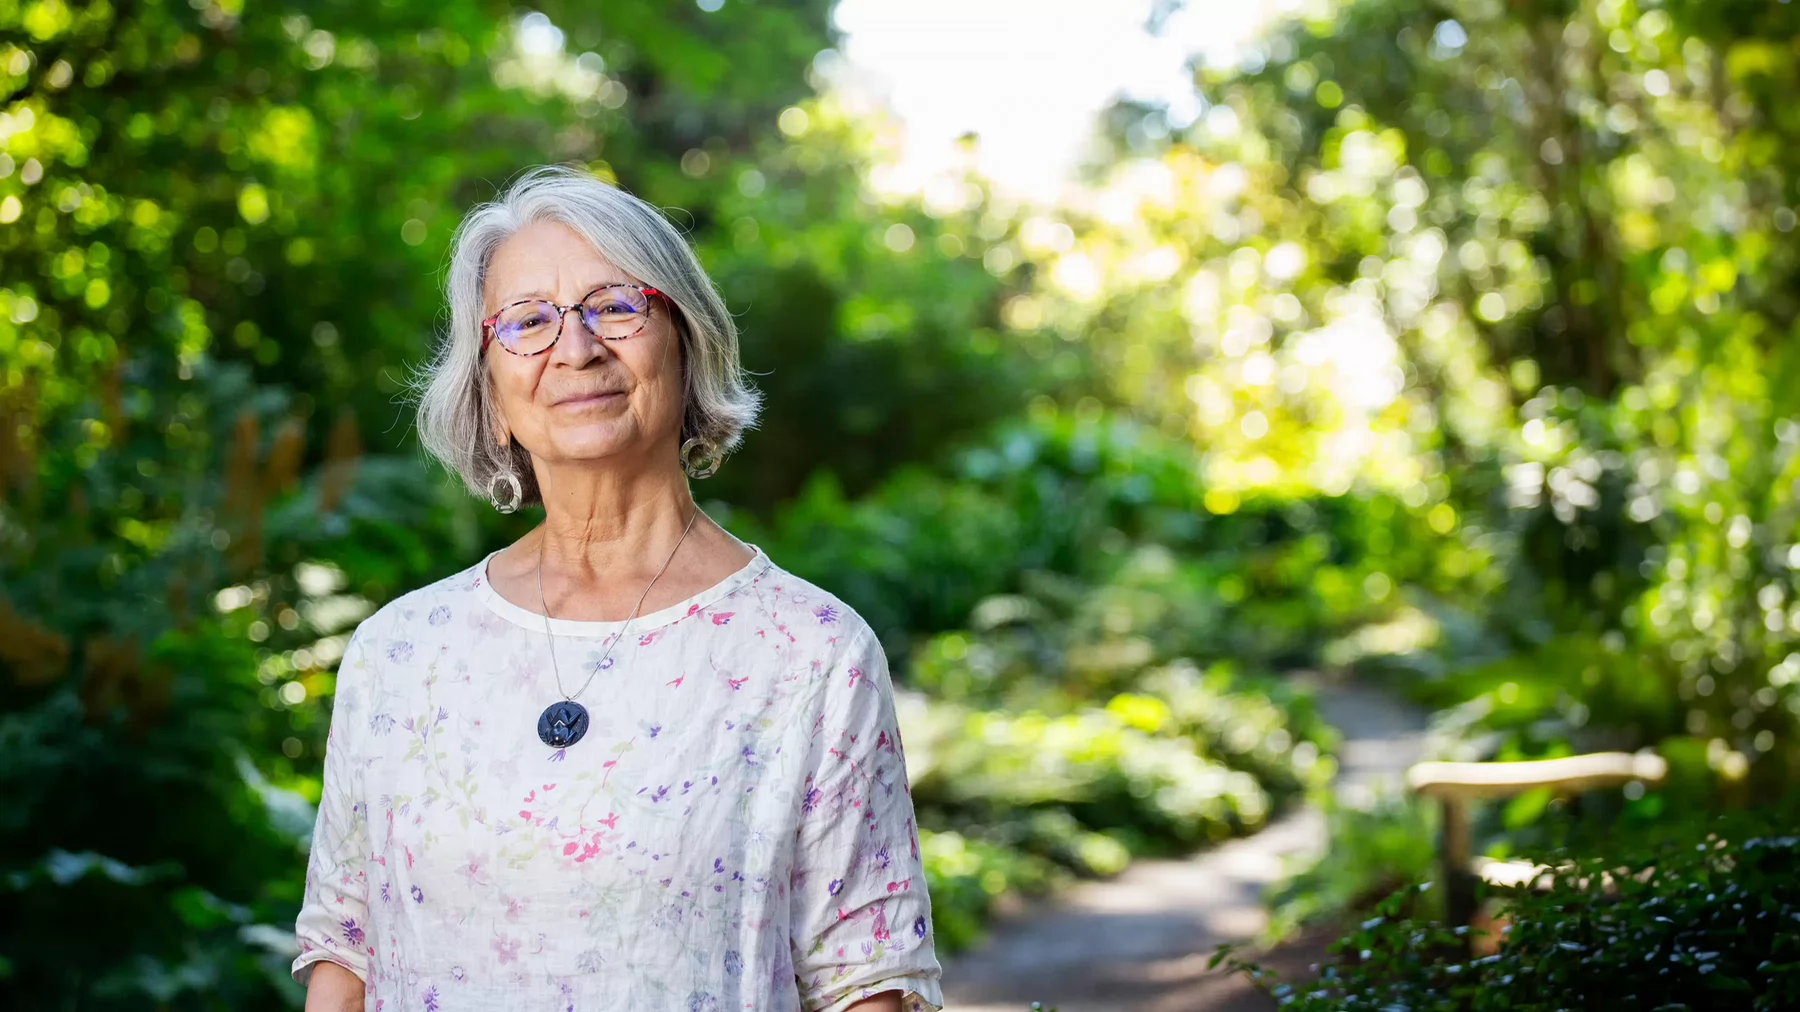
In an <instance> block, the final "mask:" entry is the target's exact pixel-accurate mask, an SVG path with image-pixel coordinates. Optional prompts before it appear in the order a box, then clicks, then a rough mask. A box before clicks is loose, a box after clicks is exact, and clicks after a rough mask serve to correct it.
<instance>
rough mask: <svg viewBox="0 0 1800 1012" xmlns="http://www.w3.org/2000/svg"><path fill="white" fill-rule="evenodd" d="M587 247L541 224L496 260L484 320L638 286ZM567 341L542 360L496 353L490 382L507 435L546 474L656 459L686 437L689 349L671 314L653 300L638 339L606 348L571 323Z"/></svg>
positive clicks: (490, 352) (495, 348) (568, 319)
mask: <svg viewBox="0 0 1800 1012" xmlns="http://www.w3.org/2000/svg"><path fill="white" fill-rule="evenodd" d="M638 283H640V282H639V281H638V279H637V278H633V277H631V276H629V275H627V274H626V273H625V272H624V271H622V270H620V269H619V268H617V267H615V266H613V265H612V263H611V262H609V261H608V260H607V259H606V258H605V257H602V256H601V255H600V254H599V253H598V252H597V251H595V249H594V247H592V246H590V245H588V243H587V240H585V239H583V238H581V237H580V236H579V235H576V234H575V232H574V231H572V230H571V229H570V228H569V227H568V226H566V225H563V224H560V223H557V222H534V223H532V224H530V225H527V226H525V227H524V228H522V229H520V230H519V231H518V232H516V233H514V234H513V235H512V236H511V237H510V238H508V239H507V240H506V241H505V242H503V243H501V244H500V247H499V248H498V249H496V250H495V251H494V255H493V259H492V260H491V261H490V262H489V265H488V274H487V284H486V287H485V289H484V290H483V292H482V298H483V308H482V317H483V318H484V319H485V318H487V317H488V316H491V315H492V314H493V313H495V312H496V311H498V310H499V309H500V308H501V307H502V306H506V305H508V304H510V303H513V302H517V301H519V300H521V299H534V298H535V299H546V300H548V301H550V302H554V303H557V304H558V305H563V306H567V305H572V304H574V303H576V302H578V301H580V300H581V298H582V296H584V295H586V294H588V293H589V292H591V291H593V290H594V289H596V288H599V287H600V286H602V285H609V284H638ZM562 327H563V330H562V336H561V337H560V338H558V339H557V341H556V343H555V344H554V345H551V347H550V350H548V351H545V352H543V353H541V354H538V355H531V356H521V355H515V354H513V353H511V352H509V351H507V350H506V349H505V348H502V347H501V346H500V344H499V342H497V341H496V342H494V343H492V344H490V345H488V349H487V354H486V356H485V357H486V359H487V368H488V373H489V375H490V376H491V377H492V379H493V390H494V394H495V399H496V403H497V406H498V408H499V411H500V417H501V420H502V422H503V424H504V426H505V430H506V431H505V432H503V433H502V434H501V437H502V445H504V437H505V435H506V434H507V433H510V434H511V435H512V436H514V437H516V438H517V439H518V440H519V443H520V445H522V446H524V447H525V449H526V450H528V451H530V452H531V454H532V456H533V457H535V458H536V459H537V461H538V462H539V463H540V464H543V465H548V466H552V467H554V466H555V465H557V464H565V463H571V462H577V461H593V460H599V459H601V458H605V457H616V456H619V455H625V456H627V457H631V456H637V457H642V458H644V459H648V457H649V455H650V454H652V453H654V452H655V451H656V450H657V449H658V447H660V446H661V445H662V444H664V443H668V444H670V445H668V447H667V450H668V454H667V456H668V458H669V460H670V461H671V462H673V461H674V460H675V459H676V455H675V448H674V446H673V443H674V441H675V440H676V438H677V437H678V436H679V434H680V426H681V415H682V401H683V389H682V387H683V384H682V377H681V340H680V337H679V335H678V334H677V333H676V331H675V326H674V322H673V321H672V320H671V319H670V317H669V307H668V304H667V303H665V302H663V301H662V300H660V299H652V300H650V319H649V321H648V322H647V323H646V324H645V325H644V328H643V329H642V330H640V331H638V332H637V333H636V334H635V335H633V336H631V337H628V338H625V339H623V340H618V341H602V340H600V339H599V338H597V337H595V336H594V335H593V334H591V333H589V332H588V330H587V328H586V327H585V326H583V325H582V322H581V314H580V313H578V312H571V313H567V314H565V316H564V319H563V322H562Z"/></svg>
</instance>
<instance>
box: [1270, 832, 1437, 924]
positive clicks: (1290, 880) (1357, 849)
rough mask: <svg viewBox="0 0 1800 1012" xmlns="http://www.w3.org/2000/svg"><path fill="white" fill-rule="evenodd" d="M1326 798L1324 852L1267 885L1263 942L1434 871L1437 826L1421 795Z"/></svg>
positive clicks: (1362, 905)
mask: <svg viewBox="0 0 1800 1012" xmlns="http://www.w3.org/2000/svg"><path fill="white" fill-rule="evenodd" d="M1324 804H1325V824H1326V838H1327V841H1328V842H1327V845H1326V849H1325V852H1324V853H1322V854H1320V855H1319V858H1318V860H1317V861H1315V862H1313V863H1312V864H1310V865H1308V866H1306V867H1303V868H1300V869H1298V870H1296V871H1294V872H1293V873H1291V874H1289V875H1287V876H1286V877H1285V878H1283V879H1282V881H1280V882H1278V883H1277V884H1276V885H1275V887H1274V888H1273V889H1271V890H1270V892H1269V894H1268V896H1267V903H1268V906H1269V915H1270V916H1269V927H1268V929H1267V930H1266V931H1265V932H1264V939H1265V940H1266V941H1269V942H1276V941H1280V940H1282V939H1284V938H1287V937H1289V936H1291V935H1292V934H1293V933H1294V932H1295V931H1296V930H1297V929H1299V928H1301V927H1303V926H1306V925H1310V924H1320V923H1332V922H1335V921H1337V920H1339V919H1340V918H1342V917H1343V916H1344V915H1346V914H1348V913H1351V912H1355V911H1366V910H1368V909H1369V908H1370V907H1372V906H1374V905H1375V904H1376V903H1377V902H1378V901H1380V900H1381V899H1382V898H1384V897H1386V896H1389V895H1391V894H1393V892H1394V891H1395V890H1397V889H1401V888H1403V887H1405V886H1406V884H1407V883H1409V882H1417V881H1419V880H1421V879H1424V878H1427V877H1429V876H1430V875H1431V871H1432V867H1433V862H1434V860H1435V851H1434V850H1433V846H1432V841H1433V840H1434V839H1435V838H1436V829H1437V827H1436V819H1434V818H1433V817H1432V815H1431V812H1432V807H1429V806H1427V805H1426V804H1425V803H1424V802H1421V801H1420V800H1418V799H1416V798H1403V799H1395V798H1383V799H1381V800H1379V801H1378V802H1377V803H1376V804H1375V805H1374V807H1372V808H1368V809H1361V808H1354V807H1350V806H1348V805H1344V804H1342V803H1340V802H1337V801H1334V800H1331V799H1329V798H1328V799H1327V800H1326V801H1325V803H1324Z"/></svg>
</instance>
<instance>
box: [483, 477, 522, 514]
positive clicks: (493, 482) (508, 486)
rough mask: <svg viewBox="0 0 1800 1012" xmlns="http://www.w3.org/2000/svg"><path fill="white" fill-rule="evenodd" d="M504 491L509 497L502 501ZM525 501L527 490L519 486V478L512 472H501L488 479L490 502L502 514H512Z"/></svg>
mask: <svg viewBox="0 0 1800 1012" xmlns="http://www.w3.org/2000/svg"><path fill="white" fill-rule="evenodd" d="M502 489H504V490H505V491H506V492H507V493H508V496H507V498H506V499H504V500H502V499H501V498H500V492H501V490H502ZM524 501H525V489H524V488H523V487H521V486H520V485H519V476H518V475H516V474H514V473H512V471H510V470H507V471H499V472H496V473H495V474H494V476H493V477H492V478H490V479H488V502H490V503H493V504H494V509H496V510H499V511H500V512H501V513H511V512H513V511H514V510H517V509H518V508H519V505H520V504H521V503H523V502H524Z"/></svg>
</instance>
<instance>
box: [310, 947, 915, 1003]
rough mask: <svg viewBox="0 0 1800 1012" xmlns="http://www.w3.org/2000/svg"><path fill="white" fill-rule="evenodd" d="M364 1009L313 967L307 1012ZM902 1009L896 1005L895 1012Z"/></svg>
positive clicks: (353, 980)
mask: <svg viewBox="0 0 1800 1012" xmlns="http://www.w3.org/2000/svg"><path fill="white" fill-rule="evenodd" d="M883 997H886V995H883ZM896 1001H897V1000H896ZM873 1007H874V1006H871V1008H873ZM362 1008H363V982H362V979H361V978H359V977H358V976H357V975H356V974H354V973H351V972H350V971H349V970H346V969H344V968H343V967H341V966H339V965H338V964H336V963H333V962H331V961H330V960H320V961H319V962H317V963H314V964H313V965H312V977H310V978H309V979H308V980H307V982H306V1012H362ZM899 1008H900V1006H899V1005H898V1004H895V1005H894V1009H895V1010H896V1012H897V1010H898V1009H899Z"/></svg>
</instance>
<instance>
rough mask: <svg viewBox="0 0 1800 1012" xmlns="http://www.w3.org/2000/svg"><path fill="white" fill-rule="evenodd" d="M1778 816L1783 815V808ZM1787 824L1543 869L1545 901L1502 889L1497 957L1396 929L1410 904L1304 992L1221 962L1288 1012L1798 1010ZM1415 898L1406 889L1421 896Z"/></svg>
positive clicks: (1721, 827) (1794, 863)
mask: <svg viewBox="0 0 1800 1012" xmlns="http://www.w3.org/2000/svg"><path fill="white" fill-rule="evenodd" d="M1789 807H1791V806H1789ZM1791 815H1792V812H1791V811H1790V812H1787V813H1785V815H1782V814H1776V813H1768V812H1765V813H1761V814H1759V815H1755V816H1735V817H1728V818H1725V819H1721V820H1718V821H1716V822H1713V823H1710V824H1708V825H1705V826H1704V827H1703V828H1702V830H1701V831H1699V832H1690V833H1689V834H1686V837H1687V838H1686V839H1683V840H1679V841H1666V842H1664V843H1662V844H1661V845H1658V846H1654V847H1649V848H1645V849H1642V850H1639V851H1637V852H1634V853H1629V854H1624V855H1617V854H1615V855H1606V856H1592V855H1589V856H1582V857H1570V856H1569V855H1567V854H1559V855H1554V856H1552V857H1551V858H1550V862H1551V863H1552V864H1553V866H1556V867H1558V868H1560V869H1561V870H1560V871H1558V872H1557V873H1556V874H1555V875H1554V884H1553V886H1552V887H1551V888H1550V889H1548V890H1547V891H1543V892H1535V891H1529V890H1526V891H1514V890H1508V891H1505V897H1504V905H1503V908H1502V909H1503V911H1504V916H1505V917H1506V919H1507V920H1508V921H1509V922H1510V926H1509V927H1507V928H1505V929H1503V937H1502V940H1501V941H1500V946H1499V949H1498V951H1497V952H1496V953H1494V954H1493V955H1489V956H1484V957H1481V958H1478V959H1467V958H1464V957H1463V956H1461V955H1460V953H1461V952H1462V950H1463V942H1464V940H1465V937H1464V936H1465V934H1466V931H1465V929H1460V928H1459V929H1456V930H1454V931H1452V930H1448V929H1446V928H1445V927H1444V926H1442V925H1441V924H1437V923H1434V922H1431V921H1427V920H1422V919H1418V918H1416V917H1412V916H1406V914H1407V912H1408V909H1409V907H1410V906H1411V905H1412V901H1413V900H1414V899H1416V898H1417V895H1418V891H1417V890H1407V891H1404V892H1399V893H1395V894H1394V895H1392V896H1390V897H1389V898H1388V899H1387V900H1386V901H1384V902H1383V904H1382V906H1381V908H1380V910H1379V911H1378V914H1379V915H1378V916H1376V917H1374V918H1372V919H1370V920H1368V921H1366V922H1364V923H1363V924H1362V926H1361V927H1360V928H1359V929H1358V930H1356V931H1355V932H1353V933H1351V934H1350V935H1348V936H1346V937H1345V938H1343V939H1340V940H1339V941H1338V942H1337V943H1335V945H1334V947H1333V951H1334V952H1335V953H1336V954H1337V955H1338V956H1339V957H1340V958H1339V960H1338V962H1337V963H1336V964H1335V965H1332V966H1330V967H1328V968H1327V969H1326V971H1325V973H1324V976H1323V977H1322V979H1320V980H1319V981H1318V982H1317V983H1316V984H1310V985H1295V984H1288V983H1281V982H1279V981H1278V980H1276V979H1275V978H1274V976H1273V975H1271V974H1269V973H1268V972H1266V971H1264V970H1263V969H1262V968H1260V967H1258V966H1256V965H1255V964H1253V963H1247V962H1243V961H1240V960H1237V959H1235V958H1234V957H1232V956H1231V955H1230V952H1229V950H1222V951H1221V952H1220V953H1219V954H1218V955H1216V956H1215V957H1214V963H1215V965H1216V964H1217V963H1219V962H1226V961H1229V962H1230V963H1231V964H1232V965H1233V966H1234V967H1235V968H1237V969H1241V970H1243V971H1245V972H1248V973H1250V974H1251V975H1252V977H1253V978H1254V979H1256V980H1257V981H1258V982H1259V983H1260V984H1262V985H1263V986H1264V987H1265V988H1266V989H1268V990H1269V991H1270V992H1271V993H1272V994H1273V995H1274V996H1275V997H1276V998H1277V1000H1278V1001H1279V1003H1280V1006H1281V1007H1282V1008H1283V1009H1289V1010H1292V1012H1364V1010H1366V1012H1377V1010H1381V1012H1388V1010H1395V1009H1405V1010H1408V1012H1438V1010H1442V1012H1452V1010H1454V1012H1488V1010H1501V1009H1506V1010H1516V1012H1532V1010H1551V1009H1571V1008H1595V1009H1600V1008H1604V1009H1608V1010H1620V1012H1627V1010H1636V1009H1644V1010H1650V1009H1660V1010H1666V1012H1675V1010H1694V1009H1715V1008H1733V1009H1751V1010H1774V1009H1788V1008H1794V1007H1796V1003H1800V837H1796V836H1791V835H1781V829H1782V828H1783V827H1791V826H1792V824H1793V822H1792V818H1791ZM1423 888H1424V887H1419V889H1423Z"/></svg>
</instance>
